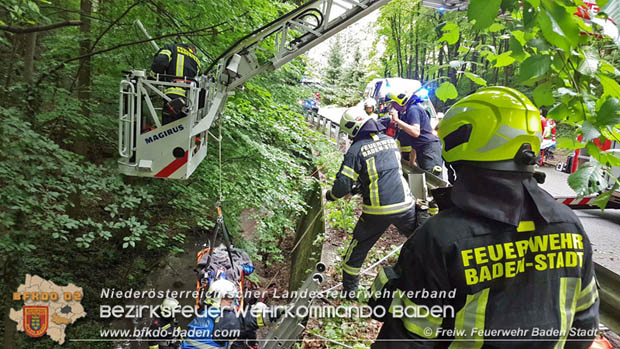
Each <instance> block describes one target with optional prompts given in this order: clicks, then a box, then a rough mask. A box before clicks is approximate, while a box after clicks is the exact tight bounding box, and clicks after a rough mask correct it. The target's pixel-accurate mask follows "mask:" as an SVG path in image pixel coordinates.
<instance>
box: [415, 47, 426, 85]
mask: <svg viewBox="0 0 620 349" xmlns="http://www.w3.org/2000/svg"><path fill="white" fill-rule="evenodd" d="M416 64H417V62H416ZM425 67H426V47H423V48H422V62H421V64H420V75H419V76H420V80H422V81H428V80H429V79H427V78H425V76H424V70H425V69H424V68H425Z"/></svg>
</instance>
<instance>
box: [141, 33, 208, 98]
mask: <svg viewBox="0 0 620 349" xmlns="http://www.w3.org/2000/svg"><path fill="white" fill-rule="evenodd" d="M199 68H200V61H199V60H198V57H196V55H195V54H194V53H192V51H191V50H190V48H189V47H187V46H185V45H168V46H166V47H164V48H162V49H160V50H159V51H157V53H156V54H155V57H153V63H152V64H151V70H152V71H153V73H157V74H166V75H172V76H178V77H179V78H178V79H172V81H176V80H180V81H183V78H184V77H185V78H193V77H195V76H196V75H197V74H198V69H199ZM165 80H170V78H167V79H165ZM165 93H166V94H176V95H179V96H183V97H185V90H184V89H183V88H180V87H169V88H167V89H166V91H165Z"/></svg>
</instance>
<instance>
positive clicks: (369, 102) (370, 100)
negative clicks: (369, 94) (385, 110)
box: [364, 98, 377, 109]
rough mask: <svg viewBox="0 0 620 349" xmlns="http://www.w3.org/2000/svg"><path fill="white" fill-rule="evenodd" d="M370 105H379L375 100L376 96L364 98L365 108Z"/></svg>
mask: <svg viewBox="0 0 620 349" xmlns="http://www.w3.org/2000/svg"><path fill="white" fill-rule="evenodd" d="M368 107H373V109H374V108H376V107H377V101H375V99H374V98H366V99H365V100H364V109H366V108H368Z"/></svg>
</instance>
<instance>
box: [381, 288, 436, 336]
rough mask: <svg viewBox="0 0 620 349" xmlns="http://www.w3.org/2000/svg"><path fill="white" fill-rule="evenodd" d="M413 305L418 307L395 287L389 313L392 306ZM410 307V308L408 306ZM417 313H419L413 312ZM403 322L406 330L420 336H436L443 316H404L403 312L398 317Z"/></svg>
mask: <svg viewBox="0 0 620 349" xmlns="http://www.w3.org/2000/svg"><path fill="white" fill-rule="evenodd" d="M397 306H398V307H415V308H416V309H419V308H418V307H419V306H418V305H417V304H415V303H414V302H412V301H411V300H410V299H409V298H407V297H406V296H405V295H404V292H403V291H401V290H400V289H397V290H396V291H395V292H394V298H393V299H392V303H391V304H390V309H389V311H390V313H392V314H394V308H396V307H397ZM410 309H411V308H410ZM410 311H411V310H410ZM410 311H409V312H410ZM415 315H419V314H415ZM400 320H401V321H402V322H403V325H404V326H405V328H406V329H407V331H409V332H412V333H414V334H416V335H418V336H420V337H422V338H437V334H438V332H439V331H438V330H439V328H440V327H441V324H442V322H443V318H441V317H434V316H432V315H430V313H429V316H427V317H420V316H411V317H409V316H406V312H403V317H401V318H400ZM428 329H430V330H431V331H430V333H428V332H429V331H428Z"/></svg>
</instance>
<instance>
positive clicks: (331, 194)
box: [329, 190, 340, 200]
mask: <svg viewBox="0 0 620 349" xmlns="http://www.w3.org/2000/svg"><path fill="white" fill-rule="evenodd" d="M329 197H331V198H332V199H334V200H338V199H340V198H337V197H336V196H335V195H334V193H332V191H331V190H330V191H329Z"/></svg>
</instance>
